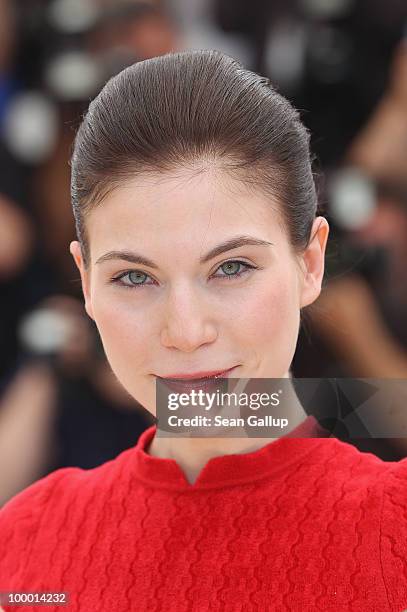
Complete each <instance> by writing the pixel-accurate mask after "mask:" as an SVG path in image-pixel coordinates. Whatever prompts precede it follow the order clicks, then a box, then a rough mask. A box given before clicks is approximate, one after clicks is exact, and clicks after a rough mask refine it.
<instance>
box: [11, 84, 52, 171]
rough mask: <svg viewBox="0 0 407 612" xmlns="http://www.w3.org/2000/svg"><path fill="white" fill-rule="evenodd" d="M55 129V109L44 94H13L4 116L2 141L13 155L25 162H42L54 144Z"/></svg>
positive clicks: (34, 92) (49, 153) (29, 92)
mask: <svg viewBox="0 0 407 612" xmlns="http://www.w3.org/2000/svg"><path fill="white" fill-rule="evenodd" d="M57 131H58V112H57V109H56V107H55V105H54V104H53V103H52V102H51V100H49V99H48V98H47V97H46V96H44V94H42V93H40V92H37V91H28V92H24V93H20V94H17V95H16V96H14V98H13V99H12V101H11V103H10V105H9V107H8V110H7V113H6V116H5V123H4V140H5V142H6V145H7V147H8V149H9V150H10V151H11V153H12V154H13V155H14V156H15V157H17V158H18V159H20V160H21V161H23V162H24V163H28V164H36V163H39V162H41V161H43V160H44V159H45V158H47V157H48V156H49V155H51V153H52V151H53V149H54V147H55V143H56V138H57Z"/></svg>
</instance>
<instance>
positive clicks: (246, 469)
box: [134, 415, 330, 491]
mask: <svg viewBox="0 0 407 612" xmlns="http://www.w3.org/2000/svg"><path fill="white" fill-rule="evenodd" d="M156 431H157V425H156V424H154V425H152V426H151V427H149V428H148V429H146V430H145V431H144V432H143V433H142V434H141V435H140V437H139V439H138V442H137V444H136V446H135V447H134V456H135V463H136V474H135V476H136V477H138V478H139V479H141V480H143V481H144V482H145V483H146V484H149V485H151V486H157V487H160V488H168V489H180V488H181V489H185V490H190V491H193V490H197V489H208V488H220V487H224V486H233V485H239V484H244V483H249V482H254V481H256V480H260V479H261V478H264V477H266V476H269V475H273V474H274V473H275V472H277V471H279V470H280V469H281V467H282V466H284V467H286V466H288V465H291V464H293V463H296V462H298V461H299V460H300V459H302V458H303V457H304V456H306V455H307V454H308V453H310V452H311V451H312V450H313V449H314V448H316V447H317V446H319V445H320V443H321V440H314V439H312V440H307V438H324V437H329V435H330V434H329V432H328V431H327V430H326V429H324V428H323V427H321V426H320V425H319V423H318V421H317V420H316V419H315V417H314V416H312V415H310V416H308V417H307V418H306V419H304V421H302V423H300V424H299V425H298V426H297V427H296V428H295V429H293V430H292V431H291V432H289V433H288V434H286V435H284V436H282V437H280V438H277V439H276V440H273V441H271V442H270V443H269V444H266V445H265V446H262V447H261V448H259V449H257V450H255V451H252V452H249V453H239V454H230V455H219V456H216V457H212V458H211V459H209V461H207V463H206V464H205V465H204V466H203V468H202V469H201V471H200V473H199V475H198V478H197V479H196V481H195V482H194V483H193V484H191V483H189V482H188V480H187V479H186V477H185V474H184V472H183V470H182V469H181V467H180V466H179V465H178V463H177V462H176V460H175V459H164V458H162V457H155V456H152V455H149V454H148V447H149V445H150V443H151V442H152V440H153V438H154V436H155V434H156Z"/></svg>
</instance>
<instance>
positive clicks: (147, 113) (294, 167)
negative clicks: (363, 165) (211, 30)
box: [71, 50, 318, 267]
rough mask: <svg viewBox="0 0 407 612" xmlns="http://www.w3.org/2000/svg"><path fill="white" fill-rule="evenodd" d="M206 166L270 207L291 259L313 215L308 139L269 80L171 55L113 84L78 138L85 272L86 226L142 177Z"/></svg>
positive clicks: (204, 55)
mask: <svg viewBox="0 0 407 612" xmlns="http://www.w3.org/2000/svg"><path fill="white" fill-rule="evenodd" d="M205 160H213V161H215V162H216V164H217V165H218V166H219V167H221V168H222V169H223V170H224V171H226V172H229V173H231V174H232V175H235V176H238V177H240V178H241V179H242V180H244V182H245V184H247V185H250V186H252V187H253V188H255V189H261V190H263V192H264V193H266V194H267V195H268V196H269V197H270V205H271V206H277V207H278V212H279V215H280V219H281V221H282V223H283V224H284V227H285V228H286V229H287V231H288V236H289V239H290V243H291V245H292V248H293V249H294V251H295V252H301V251H302V250H303V249H304V248H305V247H306V246H307V245H308V243H309V240H310V232H311V227H312V223H313V221H314V219H315V215H316V213H317V207H318V202H317V195H316V189H315V184H314V177H313V172H312V168H311V157H310V151H309V134H308V131H307V130H306V128H305V127H304V125H303V124H302V123H301V120H300V117H299V114H298V112H297V111H296V110H295V109H294V108H293V107H292V106H291V104H290V103H289V102H288V100H286V99H285V98H284V97H282V96H281V95H280V94H279V93H277V92H276V91H275V89H273V87H272V86H271V84H270V81H269V80H268V79H267V78H264V77H261V76H259V75H258V74H256V73H254V72H251V71H250V70H246V69H244V68H243V67H242V65H241V64H239V63H238V62H237V61H236V60H234V59H233V58H231V57H229V56H227V55H224V54H223V53H221V52H219V51H207V50H204V51H185V52H181V53H170V54H167V55H164V56H161V57H155V58H152V59H148V60H145V61H142V62H137V63H135V64H133V65H132V66H129V67H128V68H125V69H124V70H122V71H121V72H120V73H119V74H117V75H116V76H114V77H113V78H111V79H110V80H109V81H108V82H107V83H106V85H105V86H104V87H103V89H102V90H101V92H100V93H99V95H98V96H97V97H96V98H95V99H94V100H93V101H92V102H91V103H90V105H89V109H88V111H87V113H86V114H85V116H84V118H83V121H82V123H81V125H80V127H79V129H78V132H77V134H76V138H75V143H74V149H73V155H72V159H71V169H72V180H71V194H72V206H73V213H74V217H75V223H76V231H77V236H78V240H79V242H80V245H81V249H82V257H83V260H84V265H85V266H86V267H88V265H89V263H90V252H89V241H88V236H87V233H86V223H85V222H86V217H87V215H88V214H89V212H90V211H91V210H92V209H93V208H94V207H95V206H98V205H99V204H101V203H102V201H103V199H104V198H105V197H106V195H107V194H109V193H110V192H111V191H112V190H113V189H115V188H116V187H118V186H120V185H121V184H123V182H124V181H126V179H127V180H128V179H130V178H133V177H135V176H136V175H137V174H139V173H144V172H153V173H157V172H158V173H160V172H166V171H169V170H171V169H175V168H177V167H179V166H190V165H191V164H192V163H196V162H200V161H202V162H205Z"/></svg>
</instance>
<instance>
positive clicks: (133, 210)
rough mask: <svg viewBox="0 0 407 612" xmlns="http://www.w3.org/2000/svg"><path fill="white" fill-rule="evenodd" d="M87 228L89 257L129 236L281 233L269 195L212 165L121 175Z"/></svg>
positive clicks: (149, 239) (164, 239)
mask: <svg viewBox="0 0 407 612" xmlns="http://www.w3.org/2000/svg"><path fill="white" fill-rule="evenodd" d="M87 228H88V234H89V239H90V243H91V247H93V248H94V250H95V252H94V253H93V255H94V257H97V256H98V255H100V254H101V253H100V251H101V250H102V249H103V250H104V249H105V248H117V247H118V246H120V247H123V246H128V247H129V248H130V247H131V246H134V242H135V241H136V242H137V243H138V244H151V243H154V242H156V243H157V244H158V245H159V244H166V245H168V243H169V242H170V241H171V240H172V241H173V242H174V244H179V242H182V243H184V244H186V243H189V244H191V245H193V244H198V245H201V244H202V243H203V239H204V235H207V238H206V243H207V244H209V243H211V241H213V242H216V241H217V239H218V238H221V239H224V237H225V231H227V232H228V233H230V234H234V233H237V232H240V233H249V232H250V231H256V232H257V233H259V232H261V234H262V236H264V237H267V236H268V237H269V238H270V237H271V236H274V237H276V236H277V235H281V232H282V227H281V220H280V214H279V204H278V203H277V202H276V201H275V200H274V201H273V200H272V199H271V198H270V197H269V196H267V195H266V194H265V193H263V192H262V191H260V189H255V188H253V187H252V186H251V185H247V184H245V182H244V179H241V180H239V179H237V178H232V177H231V176H230V175H228V174H227V173H226V172H224V171H221V170H219V169H217V168H213V167H209V168H205V169H200V170H196V169H195V170H194V169H193V170H191V169H188V170H187V169H178V170H174V171H173V172H168V173H166V174H160V175H158V174H155V175H153V174H143V175H139V176H137V177H136V178H134V179H131V180H127V181H125V182H124V183H123V185H122V186H120V187H119V188H116V189H115V190H114V191H112V192H111V193H110V194H109V195H108V196H107V197H106V198H105V199H104V200H103V201H102V203H101V204H100V205H99V206H97V207H96V208H95V209H94V210H92V212H91V213H90V215H89V217H88V221H87ZM208 236H209V238H208Z"/></svg>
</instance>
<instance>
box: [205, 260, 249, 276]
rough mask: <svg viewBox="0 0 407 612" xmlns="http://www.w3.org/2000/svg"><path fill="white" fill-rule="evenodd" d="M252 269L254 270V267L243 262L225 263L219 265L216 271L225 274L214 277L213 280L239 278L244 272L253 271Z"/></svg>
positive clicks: (231, 261) (232, 261)
mask: <svg viewBox="0 0 407 612" xmlns="http://www.w3.org/2000/svg"><path fill="white" fill-rule="evenodd" d="M240 266H244V267H245V269H243V270H240ZM253 269H255V266H251V265H249V264H247V263H245V262H244V261H239V260H237V259H233V260H230V261H225V262H224V263H223V264H221V265H220V266H219V268H218V270H222V271H223V272H225V274H222V275H221V276H215V277H214V278H227V279H233V278H237V277H240V276H242V275H243V274H245V273H246V272H248V271H249V270H253Z"/></svg>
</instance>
